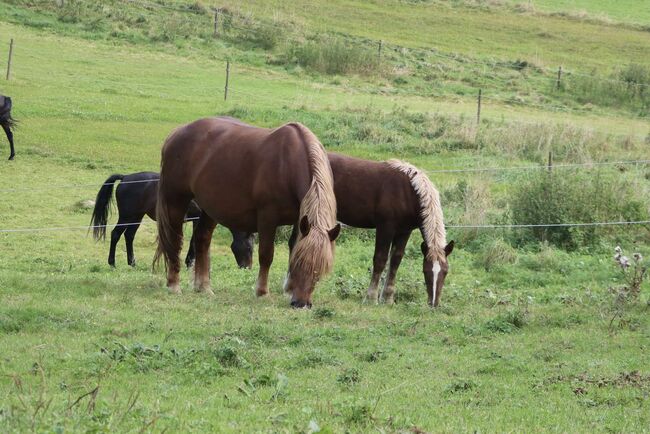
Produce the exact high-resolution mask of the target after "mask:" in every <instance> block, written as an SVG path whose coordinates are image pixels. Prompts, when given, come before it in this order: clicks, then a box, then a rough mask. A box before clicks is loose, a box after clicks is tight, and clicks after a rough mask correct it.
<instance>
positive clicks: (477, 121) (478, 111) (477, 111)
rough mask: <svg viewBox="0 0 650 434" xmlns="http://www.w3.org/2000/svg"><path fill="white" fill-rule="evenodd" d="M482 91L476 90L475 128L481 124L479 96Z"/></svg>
mask: <svg viewBox="0 0 650 434" xmlns="http://www.w3.org/2000/svg"><path fill="white" fill-rule="evenodd" d="M482 93H483V92H482V89H479V90H478V108H477V110H476V126H477V127H478V126H479V125H480V124H481V94H482Z"/></svg>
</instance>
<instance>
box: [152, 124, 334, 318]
mask: <svg viewBox="0 0 650 434" xmlns="http://www.w3.org/2000/svg"><path fill="white" fill-rule="evenodd" d="M333 184H334V182H333V179H332V171H331V168H330V165H329V162H328V159H327V154H326V153H325V150H324V149H323V147H322V145H321V144H320V142H319V141H318V139H317V138H316V136H315V135H314V134H313V133H312V132H311V131H310V130H309V129H307V128H306V127H305V126H303V125H301V124H299V123H289V124H286V125H283V126H281V127H278V128H276V129H266V128H257V127H253V126H250V125H246V124H244V123H243V122H240V121H238V120H236V119H232V118H226V117H221V118H209V119H201V120H198V121H196V122H193V123H190V124H188V125H185V126H182V127H180V128H177V129H176V130H174V131H173V132H172V133H171V135H170V136H169V137H168V138H167V140H166V141H165V144H164V146H163V149H162V160H161V171H160V182H159V187H158V207H157V209H156V217H157V221H158V251H157V253H156V262H157V260H158V259H160V258H161V257H162V258H163V259H164V262H165V265H166V268H167V286H168V288H169V290H170V292H172V293H180V285H179V271H180V260H179V256H178V255H179V251H180V249H181V244H182V237H183V235H182V230H181V228H182V224H183V216H184V215H185V212H186V211H187V208H188V205H189V203H190V201H191V200H192V199H194V200H195V201H196V203H197V204H198V206H199V207H200V208H201V209H202V210H203V212H202V213H201V217H200V219H199V223H198V225H197V227H196V230H195V231H194V240H195V252H196V263H195V280H194V287H195V289H196V290H197V291H199V292H205V293H208V294H212V291H211V290H210V270H209V266H210V260H209V247H210V241H211V235H212V231H213V230H214V228H215V226H216V225H217V223H220V224H223V225H225V226H227V227H229V228H231V229H233V230H236V231H242V232H247V233H253V232H258V233H259V243H260V245H259V262H260V271H259V276H258V279H257V284H256V293H257V295H258V296H264V295H267V294H268V292H269V290H268V273H269V268H270V266H271V262H272V261H273V247H274V245H273V243H274V239H275V232H276V229H277V227H278V226H282V225H296V226H297V227H298V228H299V229H300V231H299V232H300V233H299V236H298V234H297V235H296V237H297V240H296V242H295V248H294V249H293V251H292V253H291V256H290V258H289V276H288V279H287V285H286V289H287V291H288V292H291V294H292V297H291V305H292V306H294V307H311V296H312V292H313V290H314V288H315V286H316V283H317V282H318V280H319V279H320V278H321V277H322V276H323V275H324V274H325V273H327V272H329V271H330V269H331V267H332V264H333V261H334V240H335V239H336V237H337V236H338V234H339V231H340V225H338V224H337V223H336V199H335V196H334V188H333Z"/></svg>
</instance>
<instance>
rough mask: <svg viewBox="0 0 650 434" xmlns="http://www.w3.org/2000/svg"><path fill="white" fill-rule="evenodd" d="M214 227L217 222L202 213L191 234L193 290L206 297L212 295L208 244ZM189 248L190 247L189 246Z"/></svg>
mask: <svg viewBox="0 0 650 434" xmlns="http://www.w3.org/2000/svg"><path fill="white" fill-rule="evenodd" d="M216 226H217V222H215V221H214V220H212V218H210V216H208V215H207V214H206V213H205V212H203V213H201V218H200V219H199V223H198V224H197V225H196V226H195V227H194V233H193V234H192V240H193V241H194V252H195V254H196V263H195V264H194V290H195V291H197V292H203V293H206V294H208V295H214V293H213V292H212V290H211V289H210V242H211V241H212V232H214V228H215V227H216ZM190 243H191V241H190ZM190 248H192V247H191V246H190Z"/></svg>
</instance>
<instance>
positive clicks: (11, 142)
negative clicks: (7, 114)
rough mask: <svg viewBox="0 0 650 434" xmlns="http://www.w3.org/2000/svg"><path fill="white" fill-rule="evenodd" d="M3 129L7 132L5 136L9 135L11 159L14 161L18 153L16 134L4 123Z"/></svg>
mask: <svg viewBox="0 0 650 434" xmlns="http://www.w3.org/2000/svg"><path fill="white" fill-rule="evenodd" d="M2 129H3V130H5V134H6V135H7V140H9V148H10V153H9V159H10V160H13V159H14V156H15V155H16V152H14V133H13V132H12V131H11V128H9V125H7V124H4V123H3V124H2Z"/></svg>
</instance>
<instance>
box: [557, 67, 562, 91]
mask: <svg viewBox="0 0 650 434" xmlns="http://www.w3.org/2000/svg"><path fill="white" fill-rule="evenodd" d="M561 83H562V67H561V66H560V67H559V68H558V70H557V90H560V85H561Z"/></svg>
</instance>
